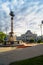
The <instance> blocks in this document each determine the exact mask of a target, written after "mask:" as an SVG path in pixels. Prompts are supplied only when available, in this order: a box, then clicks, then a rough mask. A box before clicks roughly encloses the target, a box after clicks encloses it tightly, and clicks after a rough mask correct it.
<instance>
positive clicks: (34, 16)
mask: <svg viewBox="0 0 43 65" xmlns="http://www.w3.org/2000/svg"><path fill="white" fill-rule="evenodd" d="M0 4H1V6H0V12H1V13H0V21H3V23H4V24H5V23H6V24H7V23H9V24H7V25H8V26H9V25H10V16H9V12H10V10H13V12H14V14H15V17H14V31H15V32H18V33H17V35H18V34H23V33H25V32H26V31H27V30H29V29H30V30H32V32H34V31H36V33H38V32H40V28H39V26H38V25H40V24H41V21H42V20H43V3H42V0H40V1H39V0H31V1H30V0H6V1H5V0H3V1H2V0H0ZM9 30H10V26H9ZM39 34H40V33H39Z"/></svg>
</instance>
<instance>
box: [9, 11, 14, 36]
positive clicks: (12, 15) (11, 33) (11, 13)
mask: <svg viewBox="0 0 43 65" xmlns="http://www.w3.org/2000/svg"><path fill="white" fill-rule="evenodd" d="M10 16H11V32H10V35H11V36H13V18H14V16H15V15H14V14H13V12H12V11H11V12H10Z"/></svg>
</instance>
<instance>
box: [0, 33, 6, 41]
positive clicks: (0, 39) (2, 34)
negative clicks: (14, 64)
mask: <svg viewBox="0 0 43 65" xmlns="http://www.w3.org/2000/svg"><path fill="white" fill-rule="evenodd" d="M5 36H6V34H5V33H3V32H0V42H3V41H4V37H5Z"/></svg>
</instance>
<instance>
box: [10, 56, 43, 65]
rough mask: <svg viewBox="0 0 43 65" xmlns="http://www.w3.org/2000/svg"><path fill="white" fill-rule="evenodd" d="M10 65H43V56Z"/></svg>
mask: <svg viewBox="0 0 43 65" xmlns="http://www.w3.org/2000/svg"><path fill="white" fill-rule="evenodd" d="M9 65H43V55H41V56H38V57H34V58H31V59H26V60H22V61H17V62H12V63H10V64H9Z"/></svg>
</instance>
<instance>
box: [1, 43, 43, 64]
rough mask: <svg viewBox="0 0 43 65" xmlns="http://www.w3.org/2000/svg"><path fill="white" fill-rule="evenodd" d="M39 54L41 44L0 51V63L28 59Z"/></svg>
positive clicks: (40, 52) (42, 51) (42, 45)
mask: <svg viewBox="0 0 43 65" xmlns="http://www.w3.org/2000/svg"><path fill="white" fill-rule="evenodd" d="M12 49H13V47H12ZM0 50H1V49H0ZM39 55H43V44H40V45H36V46H32V47H27V48H18V49H15V50H14V49H13V50H10V51H6V52H0V65H9V63H11V62H13V61H19V60H23V59H28V58H32V57H35V56H39Z"/></svg>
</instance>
